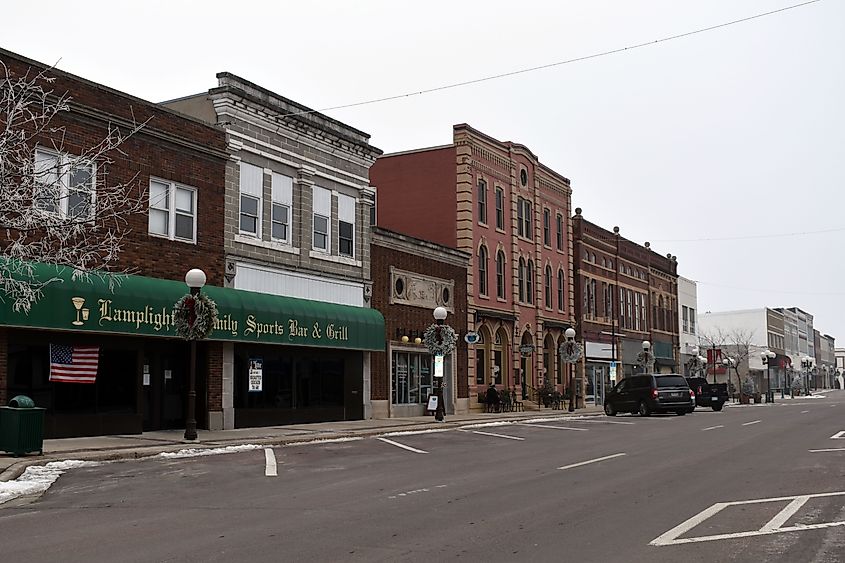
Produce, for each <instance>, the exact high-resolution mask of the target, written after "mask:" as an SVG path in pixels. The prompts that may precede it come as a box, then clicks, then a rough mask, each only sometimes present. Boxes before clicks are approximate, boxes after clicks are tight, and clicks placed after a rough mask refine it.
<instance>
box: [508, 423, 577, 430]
mask: <svg viewBox="0 0 845 563" xmlns="http://www.w3.org/2000/svg"><path fill="white" fill-rule="evenodd" d="M519 425H520V426H533V427H534V428H552V429H554V430H576V431H578V432H589V430H588V429H586V428H572V427H571V426H554V425H551V424H527V423H520V424H519Z"/></svg>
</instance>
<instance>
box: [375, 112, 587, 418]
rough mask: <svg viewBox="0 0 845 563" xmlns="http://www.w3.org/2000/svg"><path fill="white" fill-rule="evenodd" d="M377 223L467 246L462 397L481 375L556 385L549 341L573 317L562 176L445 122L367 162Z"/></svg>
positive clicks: (554, 343) (506, 384)
mask: <svg viewBox="0 0 845 563" xmlns="http://www.w3.org/2000/svg"><path fill="white" fill-rule="evenodd" d="M370 179H371V182H372V184H373V185H374V186H375V187H376V190H377V198H376V222H377V224H378V225H379V226H380V227H384V228H386V229H390V230H393V231H396V232H401V233H406V234H409V235H411V236H414V237H417V238H420V239H423V240H430V241H433V242H436V243H439V244H441V245H443V246H446V247H449V248H454V249H458V250H460V251H463V252H466V253H467V254H469V255H470V256H471V259H470V268H469V272H468V275H467V326H468V328H469V330H470V331H472V332H475V333H477V334H478V336H479V341H478V343H476V344H474V345H472V346H470V351H469V355H470V360H469V361H468V364H467V370H466V373H463V374H459V377H465V378H466V384H467V387H468V388H469V390H470V393H469V395H470V397H471V401H470V407H471V408H472V407H478V403H477V400H476V398H477V396H478V393H479V392H482V391H483V390H484V389H485V388H486V387H487V385H488V384H489V383H491V382H492V383H494V384H495V385H496V386H497V387H498V388H500V389H502V388H507V389H510V390H514V391H516V392H517V393H518V394H522V396H523V397H531V398H532V399H533V398H535V397H537V390H538V389H539V388H540V387H542V386H543V385H544V384H546V382H548V383H549V384H551V385H554V386H555V387H557V388H558V389H559V390H564V387H565V378H564V377H563V374H564V371H565V370H564V368H565V366H563V365H561V362H560V361H559V359H558V354H557V350H558V347H559V345H560V343H561V342H562V341H563V332H564V331H565V329H566V328H568V327H569V326H570V325H571V324H572V323H573V320H574V309H573V303H572V296H571V292H572V283H571V282H572V280H571V276H570V272H571V271H572V247H571V225H570V221H569V217H570V216H571V209H570V207H571V194H572V190H571V187H570V182H569V180H568V179H567V178H565V177H564V176H562V175H560V174H559V173H557V172H555V171H554V170H552V169H550V168H549V167H547V166H546V165H544V164H542V163H541V162H540V161H539V159H538V158H537V156H536V155H534V154H533V153H532V152H531V151H530V150H529V149H528V148H527V147H525V146H523V145H521V144H518V143H513V142H510V141H507V142H503V141H499V140H496V139H494V138H492V137H490V136H488V135H485V134H484V133H482V132H480V131H477V130H475V129H473V128H472V127H470V126H468V125H465V124H461V125H456V126H454V129H453V142H452V143H451V144H449V145H445V146H439V147H431V148H425V149H419V150H413V151H407V152H402V153H396V154H388V155H384V156H382V157H381V158H379V159H378V160H377V161H376V163H375V165H373V167H372V168H371V170H370Z"/></svg>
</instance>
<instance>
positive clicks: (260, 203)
mask: <svg viewBox="0 0 845 563" xmlns="http://www.w3.org/2000/svg"><path fill="white" fill-rule="evenodd" d="M245 165H246V166H250V167H252V168H255V169H256V170H258V171H259V172H260V174H259V177H260V178H261V182H260V189H259V194H260V195H255V194H252V193H248V192H245V191H244V189H243V188H244V166H245ZM244 198H248V199H252V200H255V201H256V202H257V205H256V214H255V232H252V231H247V230H244V229H242V228H241V219H242V217H243V216H244V215H245V216H247V217H252V215H250V214H249V213H244V211H243V208H244V205H243V200H244ZM263 211H264V169H263V168H261V167H260V166H257V165H255V164H252V163H249V162H241V163H239V164H238V234H239V235H243V236H247V237H253V238H255V239H258V240H261V239H262V232H263V231H262V228H263V225H262V214H263Z"/></svg>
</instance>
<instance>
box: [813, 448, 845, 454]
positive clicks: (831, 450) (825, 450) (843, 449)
mask: <svg viewBox="0 0 845 563" xmlns="http://www.w3.org/2000/svg"><path fill="white" fill-rule="evenodd" d="M807 451H808V452H810V453H813V454H815V453H818V452H845V448H825V449H822V450H807Z"/></svg>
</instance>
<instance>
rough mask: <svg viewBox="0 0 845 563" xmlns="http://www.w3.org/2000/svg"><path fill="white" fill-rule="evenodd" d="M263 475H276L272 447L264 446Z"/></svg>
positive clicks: (274, 456)
mask: <svg viewBox="0 0 845 563" xmlns="http://www.w3.org/2000/svg"><path fill="white" fill-rule="evenodd" d="M264 476H265V477H278V476H279V473H278V466H277V465H276V454H275V453H273V448H264Z"/></svg>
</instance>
